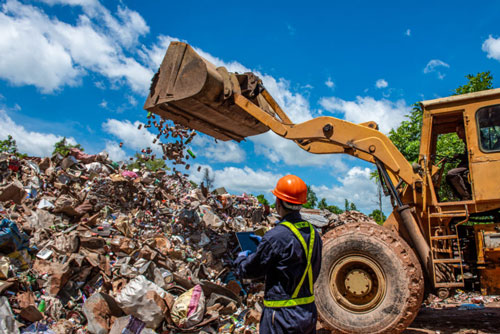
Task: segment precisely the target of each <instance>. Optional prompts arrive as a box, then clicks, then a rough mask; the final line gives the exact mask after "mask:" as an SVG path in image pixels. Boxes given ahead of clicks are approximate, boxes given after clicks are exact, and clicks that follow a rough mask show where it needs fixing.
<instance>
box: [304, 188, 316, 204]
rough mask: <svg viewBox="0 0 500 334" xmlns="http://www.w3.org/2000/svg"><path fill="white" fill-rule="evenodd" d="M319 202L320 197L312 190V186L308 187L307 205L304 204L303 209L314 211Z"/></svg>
mask: <svg viewBox="0 0 500 334" xmlns="http://www.w3.org/2000/svg"><path fill="white" fill-rule="evenodd" d="M317 202H318V197H317V196H316V193H315V192H314V191H313V190H312V189H311V187H310V186H307V203H305V204H303V205H302V207H304V208H306V209H314V208H315V207H316V203H317Z"/></svg>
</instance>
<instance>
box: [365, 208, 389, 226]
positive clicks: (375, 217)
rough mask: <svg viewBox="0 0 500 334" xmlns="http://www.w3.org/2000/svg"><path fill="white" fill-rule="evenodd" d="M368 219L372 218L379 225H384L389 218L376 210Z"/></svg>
mask: <svg viewBox="0 0 500 334" xmlns="http://www.w3.org/2000/svg"><path fill="white" fill-rule="evenodd" d="M368 217H371V218H372V219H373V220H375V221H376V222H377V224H379V225H382V224H383V223H384V222H385V220H386V219H387V217H386V216H385V215H384V213H383V212H382V211H380V210H378V209H375V210H373V211H372V213H370V214H369V215H368Z"/></svg>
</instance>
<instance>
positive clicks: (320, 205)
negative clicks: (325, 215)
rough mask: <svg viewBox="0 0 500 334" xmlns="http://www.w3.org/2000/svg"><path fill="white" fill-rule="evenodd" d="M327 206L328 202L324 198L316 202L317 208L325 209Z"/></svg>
mask: <svg viewBox="0 0 500 334" xmlns="http://www.w3.org/2000/svg"><path fill="white" fill-rule="evenodd" d="M327 208H328V203H326V198H322V199H321V201H319V203H318V209H320V210H326V209H327Z"/></svg>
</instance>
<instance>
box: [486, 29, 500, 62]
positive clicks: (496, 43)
mask: <svg viewBox="0 0 500 334" xmlns="http://www.w3.org/2000/svg"><path fill="white" fill-rule="evenodd" d="M482 50H483V51H484V52H486V53H487V54H488V55H487V56H488V58H493V59H496V60H498V61H500V38H494V37H493V36H491V35H490V36H489V37H488V39H487V40H485V41H484V43H483V46H482Z"/></svg>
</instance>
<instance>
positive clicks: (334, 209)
mask: <svg viewBox="0 0 500 334" xmlns="http://www.w3.org/2000/svg"><path fill="white" fill-rule="evenodd" d="M326 209H327V210H328V211H330V212H333V213H335V214H337V215H340V214H341V213H342V212H344V211H342V209H341V208H339V207H338V206H336V205H329V206H327V207H326Z"/></svg>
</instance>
